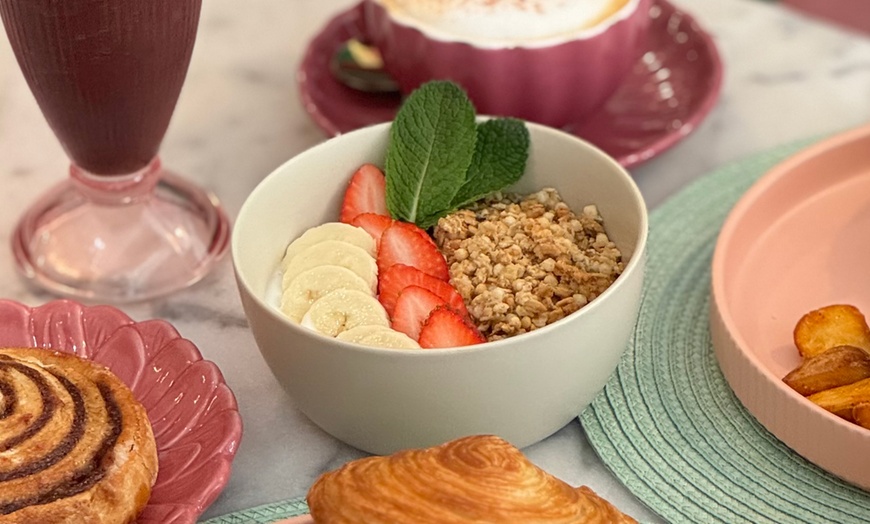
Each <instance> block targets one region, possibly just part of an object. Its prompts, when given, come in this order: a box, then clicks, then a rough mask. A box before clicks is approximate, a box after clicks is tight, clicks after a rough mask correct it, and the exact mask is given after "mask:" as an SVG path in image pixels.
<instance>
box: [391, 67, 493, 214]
mask: <svg viewBox="0 0 870 524" xmlns="http://www.w3.org/2000/svg"><path fill="white" fill-rule="evenodd" d="M474 113H475V111H474V106H473V105H472V104H471V101H470V100H469V99H468V96H466V94H465V92H464V91H462V89H461V88H459V86H457V85H456V84H454V83H452V82H447V81H435V82H428V83H426V84H423V85H422V86H421V87H419V88H418V89H417V90H415V91H414V92H413V93H411V95H410V96H408V98H407V99H406V100H405V102H404V103H403V104H402V107H401V108H400V109H399V113H398V114H397V115H396V119H395V121H394V122H393V124H392V126H391V127H390V143H389V145H388V146H387V157H386V161H385V165H384V168H385V169H384V171H385V174H386V177H387V188H386V192H387V209H388V210H389V212H390V215H391V216H392V217H393V218H395V219H399V220H404V221H407V222H413V223H417V222H418V220H420V219H422V218H424V217H431V216H436V215H437V214H439V213H441V212H443V211H444V210H446V209H449V208H450V202H451V201H452V200H453V197H454V195H455V194H456V192H457V191H458V190H459V188H460V186H462V185H463V184H464V183H465V179H466V172H467V171H468V166H469V165H470V164H471V159H472V157H473V155H474V146H475V140H476V129H477V127H476V125H475V122H474ZM418 225H420V224H418ZM421 227H422V226H421Z"/></svg>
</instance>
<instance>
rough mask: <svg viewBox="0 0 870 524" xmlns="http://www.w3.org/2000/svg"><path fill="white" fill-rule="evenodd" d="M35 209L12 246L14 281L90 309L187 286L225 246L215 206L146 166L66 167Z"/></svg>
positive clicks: (225, 227) (156, 165) (225, 232)
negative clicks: (105, 172)
mask: <svg viewBox="0 0 870 524" xmlns="http://www.w3.org/2000/svg"><path fill="white" fill-rule="evenodd" d="M70 174H71V177H70V179H69V180H67V181H65V182H63V183H61V184H59V185H57V186H56V187H54V188H53V189H51V190H50V191H49V192H48V193H47V194H45V195H44V196H43V197H42V198H40V199H39V201H37V202H36V203H35V204H34V205H33V206H32V207H31V208H30V209H29V210H28V211H27V212H26V213H25V215H24V216H23V217H22V218H21V220H20V221H19V223H18V225H17V227H16V229H15V232H14V234H13V237H12V248H13V252H14V255H15V260H16V263H17V266H18V269H19V271H20V272H21V273H22V274H23V275H24V276H25V277H26V278H28V279H30V280H32V281H33V282H35V283H36V284H37V285H39V286H41V287H43V288H45V289H47V290H49V291H51V292H54V293H58V294H61V295H65V296H69V297H73V298H76V299H82V300H86V301H90V302H102V303H116V304H117V303H124V302H135V301H139V300H144V299H148V298H153V297H155V296H159V295H164V294H167V293H170V292H172V291H177V290H179V289H182V288H185V287H187V286H190V285H191V284H193V283H195V282H197V281H198V280H200V279H201V278H202V277H203V276H205V275H206V274H207V273H208V272H209V270H210V269H211V268H212V267H213V266H214V264H215V262H217V261H218V260H219V259H220V258H221V256H222V255H223V254H224V253H225V252H226V248H227V246H228V244H229V236H230V224H229V220H228V219H227V217H226V214H225V213H224V211H223V209H222V208H221V206H220V204H219V202H218V201H217V199H216V198H215V197H214V196H213V195H212V194H210V193H208V192H206V191H203V190H202V189H200V188H199V187H197V186H195V185H193V184H191V183H189V182H186V181H184V180H183V179H181V178H179V177H178V176H176V175H174V174H172V173H170V172H167V171H164V170H163V169H162V168H161V167H160V161H159V160H158V159H154V160H153V161H152V162H151V164H149V165H148V166H147V167H146V168H145V169H143V170H142V171H139V172H137V173H134V174H131V175H123V176H96V175H92V174H89V173H87V172H84V171H83V170H81V169H79V168H78V167H76V166H75V165H73V166H72V167H71V168H70Z"/></svg>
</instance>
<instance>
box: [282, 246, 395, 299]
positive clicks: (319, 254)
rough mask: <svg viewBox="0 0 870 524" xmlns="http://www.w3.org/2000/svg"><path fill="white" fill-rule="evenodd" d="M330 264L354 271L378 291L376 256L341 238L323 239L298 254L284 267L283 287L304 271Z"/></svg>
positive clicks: (373, 289)
mask: <svg viewBox="0 0 870 524" xmlns="http://www.w3.org/2000/svg"><path fill="white" fill-rule="evenodd" d="M366 234H368V233H366ZM329 265H331V266H341V267H345V268H347V269H349V270H351V271H353V272H354V273H356V274H357V275H359V276H360V278H362V279H363V280H365V281H366V282H367V283H368V285H369V289H370V290H371V292H372V293H375V292H376V291H377V289H378V264H377V262H376V261H375V258H374V257H373V256H371V255H370V254H369V253H368V252H367V251H366V250H365V249H363V248H361V247H359V246H356V245H354V244H349V243H347V242H344V241H341V240H323V241H321V242H318V243H317V244H314V245H313V246H310V247H307V248H305V249H304V250H303V251H301V252H300V253H298V254H296V255H295V256H294V257H293V258H292V259H291V260H290V263H289V264H287V266H286V267H285V268H284V277H283V279H282V287H283V288H284V289H287V287H288V286H289V285H290V283H291V282H293V279H295V278H296V277H297V276H299V274H301V273H302V272H304V271H307V270H309V269H312V268H315V267H317V266H329Z"/></svg>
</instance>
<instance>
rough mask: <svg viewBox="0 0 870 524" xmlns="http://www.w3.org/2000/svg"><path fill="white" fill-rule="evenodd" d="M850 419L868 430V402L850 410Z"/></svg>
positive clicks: (869, 420)
mask: <svg viewBox="0 0 870 524" xmlns="http://www.w3.org/2000/svg"><path fill="white" fill-rule="evenodd" d="M852 418H854V419H855V423H856V424H858V425H859V426H861V427H862V428H867V429H870V402H862V403H860V404H858V405H857V406H855V407H854V408H852Z"/></svg>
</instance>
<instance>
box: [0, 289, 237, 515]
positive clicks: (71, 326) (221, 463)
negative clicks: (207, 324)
mask: <svg viewBox="0 0 870 524" xmlns="http://www.w3.org/2000/svg"><path fill="white" fill-rule="evenodd" d="M0 346H5V347H40V348H46V349H48V348H50V349H52V350H55V351H63V352H65V353H73V354H76V355H78V356H80V357H82V358H87V359H91V360H94V361H96V362H99V363H101V364H103V365H105V366H106V367H108V368H109V369H111V370H112V371H113V372H114V373H115V374H116V375H118V377H120V378H121V380H123V381H124V382H125V383H126V384H127V385H128V386H130V389H132V390H133V393H134V394H135V395H136V398H138V399H139V401H140V402H142V404H143V405H144V406H145V409H146V410H147V411H148V417H149V418H150V419H151V425H152V427H153V429H154V437H155V439H156V441H157V457H158V464H159V468H160V471H159V473H158V476H157V482H156V484H155V485H154V488H153V490H152V492H151V498H150V499H149V501H148V505H147V506H146V507H145V509H144V510H143V512H142V513H141V514H140V515H139V518H138V520H137V523H138V524H146V523H153V524H193V523H195V522H196V520H197V518H198V517H199V516H200V515H201V514H202V512H203V511H205V509H206V508H207V507H208V506H209V504H211V503H212V502H214V500H215V499H216V498H217V496H218V495H219V494H220V492H221V490H223V488H224V486H226V483H227V481H228V480H229V477H230V468H231V464H232V461H233V457H234V456H235V454H236V450H237V449H238V446H239V441H240V439H241V436H242V419H241V417H240V416H239V410H238V406H237V405H236V399H235V397H234V396H233V393H232V391H230V389H229V387H227V385H226V383H225V382H224V378H223V376H222V375H221V372H220V370H218V368H217V366H216V365H215V364H214V363H212V362H209V361H206V360H203V359H202V355H201V354H200V352H199V350H198V349H197V348H196V346H194V345H193V343H191V342H190V341H189V340H186V339H184V338H181V336H180V335H179V334H178V332H177V331H176V330H175V328H173V327H172V326H171V325H170V324H169V323H167V322H164V321H162V320H149V321H145V322H134V321H133V320H131V319H130V318H129V317H128V316H127V315H125V314H124V313H123V312H121V311H120V310H118V309H115V308H113V307H110V306H83V305H81V304H79V303H77V302H73V301H70V300H57V301H53V302H49V303H47V304H45V305H43V306H39V307H35V308H30V307H28V306H25V305H23V304H20V303H18V302H13V301H11V300H0Z"/></svg>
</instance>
